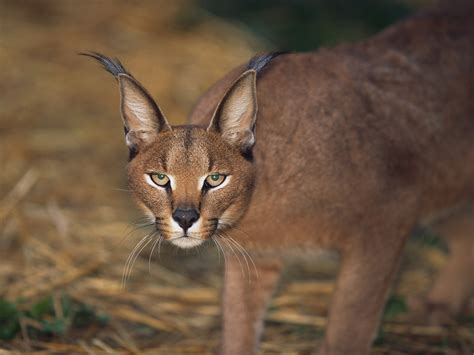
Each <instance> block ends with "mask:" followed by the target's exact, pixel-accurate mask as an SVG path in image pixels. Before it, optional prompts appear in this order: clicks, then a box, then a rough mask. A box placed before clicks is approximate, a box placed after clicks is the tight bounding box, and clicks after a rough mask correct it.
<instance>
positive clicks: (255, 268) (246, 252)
mask: <svg viewBox="0 0 474 355" xmlns="http://www.w3.org/2000/svg"><path fill="white" fill-rule="evenodd" d="M227 238H229V240H230V241H232V242H233V243H234V245H235V246H238V247H240V249H241V250H242V251H243V252H244V253H245V254H246V255H247V256H248V258H249V259H250V262H251V263H252V265H253V269H254V270H255V276H256V277H257V281H258V282H260V277H259V275H258V269H257V266H256V265H255V262H254V261H253V258H252V256H251V255H250V254H249V253H248V251H247V250H246V249H245V248H244V247H243V246H242V245H240V244H239V243H238V242H237V241H236V240H235V239H234V238H232V237H231V236H229V235H227ZM246 260H247V259H246Z"/></svg>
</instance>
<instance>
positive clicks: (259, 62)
mask: <svg viewBox="0 0 474 355" xmlns="http://www.w3.org/2000/svg"><path fill="white" fill-rule="evenodd" d="M286 53H289V52H273V53H268V54H264V55H259V56H255V57H253V58H252V59H251V60H250V62H249V64H248V65H247V69H248V70H250V69H253V70H255V71H256V72H257V74H258V73H260V72H261V71H262V70H263V68H264V67H265V66H266V65H267V64H268V63H270V61H271V60H272V59H273V58H275V57H278V56H279V55H282V54H286Z"/></svg>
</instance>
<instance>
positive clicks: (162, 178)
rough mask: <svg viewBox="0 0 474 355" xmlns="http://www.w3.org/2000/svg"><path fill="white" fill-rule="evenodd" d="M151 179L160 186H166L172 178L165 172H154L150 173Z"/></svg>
mask: <svg viewBox="0 0 474 355" xmlns="http://www.w3.org/2000/svg"><path fill="white" fill-rule="evenodd" d="M150 178H151V181H153V182H154V183H155V184H157V185H158V186H162V187H164V186H166V185H167V184H168V183H169V182H170V178H169V177H168V176H166V175H165V174H161V173H152V174H150Z"/></svg>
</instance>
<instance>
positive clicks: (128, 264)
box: [122, 233, 153, 288]
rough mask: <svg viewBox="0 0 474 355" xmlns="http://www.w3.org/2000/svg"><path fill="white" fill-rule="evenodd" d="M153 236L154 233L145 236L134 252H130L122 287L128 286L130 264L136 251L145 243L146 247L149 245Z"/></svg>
mask: <svg viewBox="0 0 474 355" xmlns="http://www.w3.org/2000/svg"><path fill="white" fill-rule="evenodd" d="M152 234H153V233H150V234H147V235H146V236H144V237H143V238H142V239H141V240H140V241H139V242H138V243H137V245H135V247H134V248H133V250H132V251H131V252H130V254H129V256H128V258H127V260H126V262H125V266H124V270H123V274H122V287H123V288H125V284H126V281H127V274H128V270H129V267H130V262H131V261H132V259H133V257H134V254H135V253H136V251H137V250H138V249H139V248H140V247H141V246H142V245H143V243H145V245H146V244H147V242H149V241H150V240H151V239H150V238H152Z"/></svg>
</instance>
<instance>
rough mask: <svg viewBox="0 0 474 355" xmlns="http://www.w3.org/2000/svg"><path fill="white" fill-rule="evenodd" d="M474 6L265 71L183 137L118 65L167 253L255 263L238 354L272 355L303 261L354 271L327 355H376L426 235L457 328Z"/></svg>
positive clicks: (471, 163) (228, 319) (330, 328)
mask: <svg viewBox="0 0 474 355" xmlns="http://www.w3.org/2000/svg"><path fill="white" fill-rule="evenodd" d="M471 10H472V6H470V8H468V7H462V8H461V9H460V11H456V10H455V9H454V8H451V10H449V11H448V12H446V11H442V10H439V9H434V10H431V11H426V12H424V13H421V14H418V15H416V16H414V17H412V18H410V19H407V20H405V21H403V22H401V23H399V24H397V25H395V26H392V27H390V28H389V29H387V30H385V31H384V32H382V33H381V34H379V35H377V36H375V37H373V38H371V39H369V40H366V41H364V42H361V43H357V44H352V45H342V46H339V47H335V48H333V49H330V50H326V49H321V50H318V51H316V52H312V53H295V54H283V55H279V56H276V55H264V56H261V57H257V58H255V59H254V60H252V61H251V62H250V63H249V64H248V65H246V66H241V67H238V68H236V69H234V70H233V71H231V72H230V73H229V74H228V75H227V76H226V77H224V78H223V79H222V80H220V81H219V82H218V83H217V84H216V85H214V86H213V87H212V88H211V89H210V90H209V91H208V92H207V93H206V94H205V95H204V96H203V97H202V99H201V100H200V101H199V103H198V104H197V106H196V107H195V108H194V110H193V111H192V113H191V114H190V121H189V125H185V126H178V127H173V126H171V125H170V124H169V123H168V121H167V119H166V118H165V116H164V114H163V112H162V111H161V109H160V108H159V106H158V105H157V104H156V103H155V101H154V100H153V99H152V97H151V95H150V94H149V93H148V92H147V91H146V90H145V88H144V87H143V86H142V85H141V84H140V83H139V82H138V81H137V80H136V79H135V78H134V77H133V76H132V75H131V74H130V73H129V72H127V71H126V70H125V69H124V67H123V66H122V65H121V64H120V62H119V61H117V60H112V59H110V58H108V57H105V56H103V55H101V54H98V53H90V54H89V55H90V56H92V57H94V58H95V59H97V60H98V61H100V62H101V63H102V64H103V65H104V67H105V68H106V69H107V70H108V71H109V72H110V73H112V74H113V75H114V77H115V78H116V79H117V81H118V84H119V88H120V98H121V100H120V102H121V114H122V118H123V123H124V126H125V139H126V144H127V146H128V148H129V150H130V159H129V163H128V167H127V172H128V181H129V186H130V189H131V191H132V192H133V195H134V198H135V200H136V201H137V203H138V205H139V206H140V207H141V208H142V209H143V210H144V211H145V213H146V214H147V215H149V216H151V218H153V221H154V223H155V225H156V229H157V231H158V232H159V234H160V235H161V237H162V238H163V240H164V241H166V242H169V243H172V244H174V245H176V246H178V247H181V248H191V247H195V246H198V245H200V244H202V243H204V242H206V241H209V240H213V241H217V242H220V245H221V246H223V247H224V251H225V252H226V253H229V255H230V249H231V248H232V247H233V248H234V249H236V250H237V249H240V246H242V247H244V248H245V250H246V251H248V252H249V253H250V254H251V255H252V259H253V261H254V262H255V267H256V268H257V270H258V273H259V278H260V282H259V284H258V287H257V286H256V284H255V283H254V284H249V283H248V280H247V279H246V278H245V277H243V276H242V273H241V265H239V261H238V260H237V259H236V258H230V257H229V258H228V264H227V271H226V273H225V285H224V292H223V335H222V345H221V351H222V352H223V353H224V354H250V353H254V352H255V351H257V349H258V343H259V338H260V334H261V332H262V324H263V317H264V313H265V308H266V306H267V304H268V302H269V299H270V297H271V294H272V291H273V290H274V288H275V285H276V283H277V281H278V278H279V275H280V273H281V270H282V268H283V262H282V257H283V256H284V255H285V254H286V252H288V251H291V250H293V249H295V248H298V249H330V250H335V251H337V252H338V253H339V254H340V255H341V266H340V271H339V275H338V278H337V284H336V289H335V293H334V295H333V299H332V302H331V307H330V311H329V318H328V324H327V329H326V331H325V336H324V341H323V344H322V346H321V347H320V349H319V352H320V353H321V354H365V353H367V352H368V351H369V349H370V346H371V343H372V340H373V338H374V335H375V333H376V330H377V327H378V324H379V319H380V315H381V311H382V309H383V306H384V303H385V300H386V297H387V294H388V292H389V289H390V284H391V281H392V279H393V277H394V275H395V273H396V270H397V266H398V264H399V261H400V255H401V253H402V249H403V245H404V244H405V241H406V239H407V237H408V236H409V235H410V231H411V230H412V229H413V228H414V227H415V226H416V225H417V224H419V223H423V222H424V221H431V227H432V228H434V229H435V230H436V231H438V232H440V233H441V235H443V236H445V237H446V240H447V243H448V245H449V249H450V254H451V256H450V259H449V261H448V262H447V265H446V267H445V268H444V270H443V271H442V272H441V275H440V276H439V279H438V281H437V282H436V283H435V284H434V286H433V288H432V290H431V292H430V293H429V294H428V295H427V297H426V308H425V309H426V311H427V316H429V317H430V319H431V320H432V321H436V320H441V318H440V316H445V315H456V314H457V313H459V312H460V311H461V310H462V308H463V307H464V306H465V305H466V303H467V301H468V300H469V297H470V296H471V294H472V292H473V288H474V273H473V272H472V270H474V148H473V144H474V98H473V83H474V71H473V64H474V56H473V54H474V49H473V45H472V43H474V35H473V34H474V31H473V26H472V23H473V17H472V11H471Z"/></svg>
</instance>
